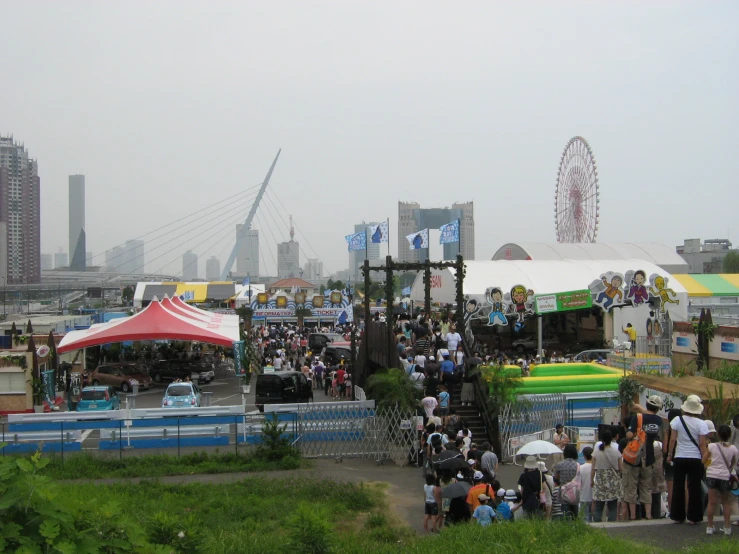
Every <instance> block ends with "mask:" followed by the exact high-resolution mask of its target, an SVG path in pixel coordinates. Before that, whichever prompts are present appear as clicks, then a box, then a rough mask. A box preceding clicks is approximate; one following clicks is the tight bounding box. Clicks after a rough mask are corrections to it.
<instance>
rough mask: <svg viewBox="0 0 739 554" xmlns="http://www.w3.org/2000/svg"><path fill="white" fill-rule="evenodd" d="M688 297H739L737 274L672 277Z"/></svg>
mask: <svg viewBox="0 0 739 554" xmlns="http://www.w3.org/2000/svg"><path fill="white" fill-rule="evenodd" d="M673 278H674V279H676V280H677V281H678V282H679V283H680V284H681V285H682V286H683V287H685V290H687V291H688V296H739V274H728V273H722V274H718V275H716V274H705V275H704V274H698V273H694V274H690V275H688V274H682V275H673Z"/></svg>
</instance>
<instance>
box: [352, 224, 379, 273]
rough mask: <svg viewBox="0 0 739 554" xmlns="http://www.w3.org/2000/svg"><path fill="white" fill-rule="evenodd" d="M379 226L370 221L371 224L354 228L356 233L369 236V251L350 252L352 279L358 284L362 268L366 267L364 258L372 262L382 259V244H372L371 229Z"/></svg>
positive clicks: (358, 225) (357, 225)
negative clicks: (363, 233)
mask: <svg viewBox="0 0 739 554" xmlns="http://www.w3.org/2000/svg"><path fill="white" fill-rule="evenodd" d="M375 225H377V222H376V221H370V222H369V223H364V222H362V223H358V224H356V225H355V226H354V233H355V234H356V233H360V232H362V231H364V232H365V234H366V235H367V237H366V238H367V249H366V251H365V250H350V251H349V274H350V275H351V279H352V280H353V281H354V282H355V283H358V282H359V280H360V279H362V278H363V276H362V266H363V265H364V258H365V256H366V257H367V259H368V260H370V261H376V260H378V259H380V244H379V243H376V242H372V237H371V230H370V228H371V227H374V226H375Z"/></svg>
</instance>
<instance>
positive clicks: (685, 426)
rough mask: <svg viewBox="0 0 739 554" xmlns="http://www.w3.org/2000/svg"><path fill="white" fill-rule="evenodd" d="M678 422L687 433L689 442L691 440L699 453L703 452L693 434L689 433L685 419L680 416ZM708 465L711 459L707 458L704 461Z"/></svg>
mask: <svg viewBox="0 0 739 554" xmlns="http://www.w3.org/2000/svg"><path fill="white" fill-rule="evenodd" d="M680 423H682V424H683V429H685V432H686V433H687V434H688V438H689V439H690V441H691V442H692V443H693V444H694V445H695V447H696V448H697V449H698V452H699V453H700V454H703V453H702V452H701V447H700V446H699V445H698V443H697V442H696V441H695V439H694V438H693V435H692V434H691V433H690V429H688V426H687V425H685V420H684V419H683V416H680ZM709 452H710V451H709ZM710 465H711V459H710V458H709V459H708V461H707V462H706V467H708V466H710Z"/></svg>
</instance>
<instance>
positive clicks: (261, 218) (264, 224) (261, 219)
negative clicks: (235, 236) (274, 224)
mask: <svg viewBox="0 0 739 554" xmlns="http://www.w3.org/2000/svg"><path fill="white" fill-rule="evenodd" d="M256 216H257V217H259V222H260V225H259V227H260V228H261V229H262V231H264V230H268V231H269V234H270V235H271V237H272V240H275V236H274V234H273V233H272V229H270V228H269V225H268V224H267V222H266V220H265V218H264V216H263V215H262V214H261V213H257V214H256ZM266 238H267V237H265V239H266ZM260 242H261V241H260ZM275 242H276V241H275ZM264 245H265V246H266V247H267V251H268V252H269V255H270V257H271V258H272V261H273V262H274V264H275V273H277V272H278V270H279V266H278V265H277V258H275V256H274V254H272V249H271V248H270V246H269V242H267V241H266V240H265V241H264ZM260 246H261V243H260ZM266 267H267V264H266V263H265V269H266Z"/></svg>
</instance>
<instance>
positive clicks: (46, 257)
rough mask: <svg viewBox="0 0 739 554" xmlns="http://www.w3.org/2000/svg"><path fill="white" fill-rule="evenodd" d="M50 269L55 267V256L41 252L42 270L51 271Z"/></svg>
mask: <svg viewBox="0 0 739 554" xmlns="http://www.w3.org/2000/svg"><path fill="white" fill-rule="evenodd" d="M50 269H54V256H52V255H51V254H41V271H49V270H50Z"/></svg>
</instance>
